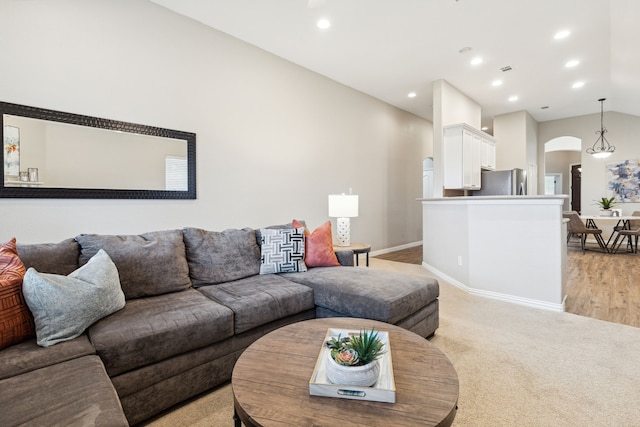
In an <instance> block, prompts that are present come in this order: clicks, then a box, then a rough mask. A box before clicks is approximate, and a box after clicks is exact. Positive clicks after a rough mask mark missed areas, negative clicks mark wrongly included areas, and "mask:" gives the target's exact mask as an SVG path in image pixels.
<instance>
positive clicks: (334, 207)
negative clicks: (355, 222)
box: [329, 194, 358, 246]
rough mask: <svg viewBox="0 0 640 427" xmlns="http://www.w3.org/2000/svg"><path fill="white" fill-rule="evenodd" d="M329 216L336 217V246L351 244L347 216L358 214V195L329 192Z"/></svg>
mask: <svg viewBox="0 0 640 427" xmlns="http://www.w3.org/2000/svg"><path fill="white" fill-rule="evenodd" d="M329 216H330V217H333V218H338V225H337V226H338V233H337V239H338V246H349V245H350V244H351V237H350V234H351V224H350V222H349V218H355V217H357V216H358V196H357V195H355V194H330V195H329Z"/></svg>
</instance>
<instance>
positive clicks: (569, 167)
mask: <svg viewBox="0 0 640 427" xmlns="http://www.w3.org/2000/svg"><path fill="white" fill-rule="evenodd" d="M544 152H545V155H544V163H545V194H566V195H568V196H569V200H567V201H565V204H564V208H563V209H564V210H576V211H578V212H580V210H581V207H580V199H581V197H580V195H581V187H580V179H581V161H582V140H581V139H580V138H576V137H573V136H561V137H558V138H553V139H551V140H549V141H547V142H546V143H545V144H544Z"/></svg>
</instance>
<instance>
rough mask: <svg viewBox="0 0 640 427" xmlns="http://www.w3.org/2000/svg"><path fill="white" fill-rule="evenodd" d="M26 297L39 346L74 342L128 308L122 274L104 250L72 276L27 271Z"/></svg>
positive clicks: (32, 269)
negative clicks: (119, 273) (72, 340)
mask: <svg viewBox="0 0 640 427" xmlns="http://www.w3.org/2000/svg"><path fill="white" fill-rule="evenodd" d="M23 292H24V297H25V299H26V301H27V304H28V305H29V308H30V309H31V312H32V313H33V317H34V320H35V324H36V337H37V342H38V345H41V346H43V347H48V346H50V345H54V344H56V343H59V342H62V341H67V340H70V339H73V338H75V337H77V336H79V335H80V334H82V333H83V332H84V331H85V329H87V328H88V327H89V326H91V325H92V324H94V323H95V322H96V321H98V320H100V319H102V318H103V317H105V316H108V315H109V314H111V313H114V312H116V311H118V310H120V309H121V308H122V307H124V304H125V300H124V294H123V293H122V289H121V288H120V281H119V280H118V270H117V269H116V266H115V265H114V264H113V261H111V258H109V255H107V253H106V252H105V251H103V250H102V249H100V250H99V251H98V253H97V254H95V255H94V256H93V257H92V258H91V259H90V260H89V262H87V263H86V264H85V265H83V266H82V267H80V268H78V269H77V270H76V271H73V272H71V273H70V274H69V275H68V276H61V275H58V274H48V273H39V272H38V271H37V270H36V269H34V268H33V267H32V268H30V269H29V270H27V274H26V275H25V277H24V286H23Z"/></svg>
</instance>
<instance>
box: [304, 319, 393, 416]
mask: <svg viewBox="0 0 640 427" xmlns="http://www.w3.org/2000/svg"><path fill="white" fill-rule="evenodd" d="M377 332H378V337H379V338H380V340H381V341H382V342H383V343H384V347H385V353H384V354H383V355H382V357H381V358H380V359H379V360H380V376H379V378H378V381H377V382H376V383H375V384H374V385H372V386H371V387H358V386H345V385H340V384H333V383H331V382H329V380H328V379H327V373H326V365H327V361H328V356H327V353H330V352H331V350H330V349H329V347H327V345H326V342H327V341H328V340H329V339H330V338H331V337H337V336H338V334H340V335H341V336H343V337H344V336H347V335H358V334H359V333H360V330H350V329H335V328H329V329H328V330H327V335H326V336H325V338H324V341H323V342H322V348H321V349H320V354H319V355H318V360H317V361H316V367H315V369H314V370H313V374H312V375H311V379H310V380H309V394H310V395H312V396H324V397H338V398H341V399H355V400H371V401H374V402H387V403H396V383H395V381H394V379H393V364H392V363H391V347H390V345H389V333H388V332H384V331H377Z"/></svg>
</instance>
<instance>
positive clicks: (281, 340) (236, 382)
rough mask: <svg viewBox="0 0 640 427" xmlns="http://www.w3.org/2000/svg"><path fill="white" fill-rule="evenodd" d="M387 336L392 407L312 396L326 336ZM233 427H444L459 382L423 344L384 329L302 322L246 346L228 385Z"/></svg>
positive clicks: (347, 321) (340, 321) (355, 322)
mask: <svg viewBox="0 0 640 427" xmlns="http://www.w3.org/2000/svg"><path fill="white" fill-rule="evenodd" d="M372 327H375V328H376V329H377V330H380V331H386V332H388V333H389V342H390V347H391V357H392V360H393V370H394V371H393V373H394V378H395V383H396V403H382V402H371V401H362V400H351V399H339V398H332V397H320V396H311V395H310V394H309V379H310V378H311V375H312V373H313V370H314V367H315V363H316V359H317V358H318V353H319V351H320V349H321V348H322V345H323V344H324V338H325V335H326V333H327V329H328V328H340V329H356V330H360V329H364V328H366V329H371V328H372ZM231 385H232V389H233V397H234V406H235V413H236V426H239V425H240V421H242V422H243V423H244V425H245V426H247V427H251V426H284V425H287V426H336V425H349V426H355V425H362V426H411V427H413V426H417V425H420V426H448V425H451V423H452V422H453V419H454V418H455V415H456V408H457V406H456V405H457V402H458V392H459V386H458V375H457V373H456V371H455V369H454V368H453V365H452V364H451V362H450V361H449V359H447V357H446V356H445V355H444V354H443V353H442V352H441V351H440V350H438V349H437V348H436V347H435V346H434V345H432V344H431V343H430V342H429V341H427V340H426V339H424V338H422V337H420V336H419V335H416V334H414V333H413V332H409V331H407V330H406V329H402V328H400V327H397V326H393V325H389V324H387V323H382V322H377V321H372V320H366V319H353V318H326V319H314V320H307V321H303V322H299V323H294V324H291V325H288V326H285V327H283V328H280V329H277V330H275V331H273V332H271V333H269V334H267V335H265V336H263V337H262V338H260V339H258V340H257V341H256V342H254V343H253V344H251V346H249V348H247V349H246V350H245V351H244V353H243V354H242V355H241V356H240V358H239V359H238V361H237V363H236V365H235V367H234V369H233V374H232V378H231Z"/></svg>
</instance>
